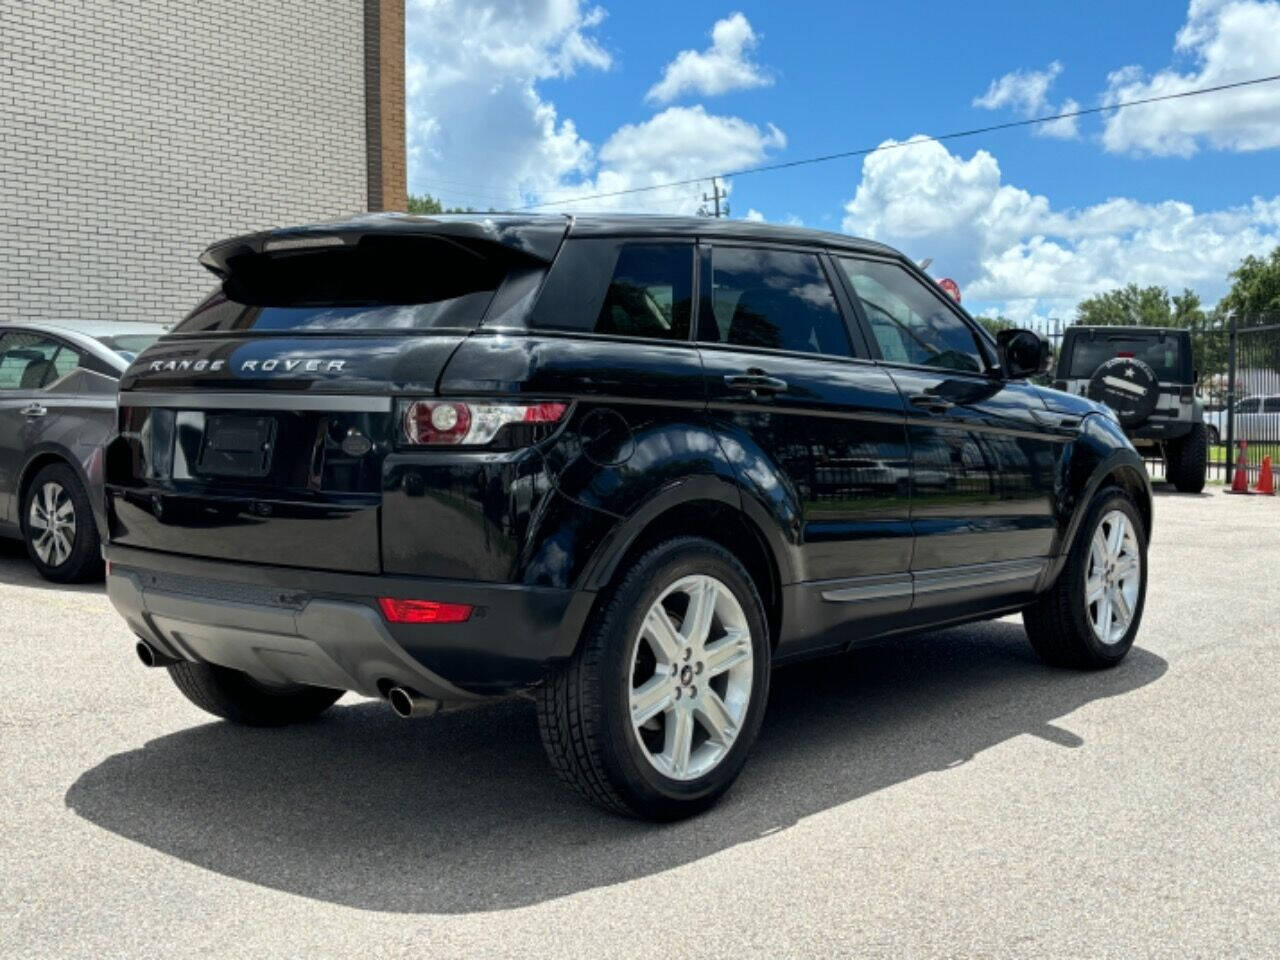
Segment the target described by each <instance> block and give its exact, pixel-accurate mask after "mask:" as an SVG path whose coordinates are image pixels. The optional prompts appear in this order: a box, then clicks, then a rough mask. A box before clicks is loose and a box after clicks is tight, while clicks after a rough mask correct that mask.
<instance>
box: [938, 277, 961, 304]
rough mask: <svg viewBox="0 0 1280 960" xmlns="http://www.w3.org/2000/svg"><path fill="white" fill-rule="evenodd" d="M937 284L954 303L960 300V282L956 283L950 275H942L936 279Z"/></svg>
mask: <svg viewBox="0 0 1280 960" xmlns="http://www.w3.org/2000/svg"><path fill="white" fill-rule="evenodd" d="M938 286H940V287H941V288H942V289H943V290H945V291H947V295H948V296H949V297H951V299H952V300H954V301H955V302H956V303H959V302H960V284H958V283H956V282H955V281H954V280H952V279H951V278H950V277H943V278H942V279H941V280H939V281H938Z"/></svg>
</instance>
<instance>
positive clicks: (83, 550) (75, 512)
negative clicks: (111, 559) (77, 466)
mask: <svg viewBox="0 0 1280 960" xmlns="http://www.w3.org/2000/svg"><path fill="white" fill-rule="evenodd" d="M22 537H23V539H24V540H25V541H26V544H27V554H28V556H30V557H31V562H32V564H34V565H35V568H36V570H37V571H38V572H39V574H40V576H42V577H44V578H45V579H46V580H52V581H53V582H54V583H81V582H83V581H86V580H95V579H101V577H102V555H101V546H100V545H99V541H98V528H97V526H96V524H95V522H94V519H93V507H92V505H91V504H90V503H89V496H88V494H86V493H85V490H84V487H83V486H81V485H80V479H79V477H77V476H76V474H75V471H74V470H72V469H71V468H70V467H69V466H67V465H66V464H65V463H51V464H49V466H47V467H45V468H44V469H42V470H41V471H40V472H39V473H37V474H36V476H35V479H34V480H32V482H31V486H29V487H28V488H27V493H26V496H25V497H24V498H23V503H22Z"/></svg>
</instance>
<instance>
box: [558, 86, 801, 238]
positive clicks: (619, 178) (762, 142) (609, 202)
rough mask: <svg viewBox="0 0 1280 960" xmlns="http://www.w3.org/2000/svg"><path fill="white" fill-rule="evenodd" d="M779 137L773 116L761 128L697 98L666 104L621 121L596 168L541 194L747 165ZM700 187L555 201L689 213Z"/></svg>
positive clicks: (562, 194) (624, 186) (563, 194)
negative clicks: (644, 116) (711, 109)
mask: <svg viewBox="0 0 1280 960" xmlns="http://www.w3.org/2000/svg"><path fill="white" fill-rule="evenodd" d="M786 143H787V138H786V136H785V135H784V134H783V132H782V131H781V130H779V129H778V128H777V127H775V126H773V125H772V124H767V125H766V126H765V127H764V128H763V129H762V128H760V127H758V126H756V125H755V124H753V123H748V122H747V121H745V120H741V119H739V118H738V117H724V116H717V115H715V114H711V113H707V111H706V109H705V108H704V107H702V106H701V105H699V106H694V107H668V108H667V109H666V110H663V111H662V112H661V113H658V114H656V115H655V116H653V117H651V118H650V119H649V120H646V121H645V122H644V123H635V124H627V125H625V126H623V127H620V128H619V129H618V130H616V131H615V132H614V134H613V135H612V136H611V137H609V139H608V140H606V141H605V143H604V145H603V146H601V148H600V152H599V169H598V171H597V172H596V173H595V175H594V176H591V177H587V178H584V179H582V180H579V181H576V182H565V183H562V184H560V185H558V186H556V187H554V188H551V189H547V190H545V191H544V192H543V194H542V198H543V199H545V200H560V199H566V198H571V197H576V196H584V195H588V194H597V193H613V192H616V191H621V190H631V189H634V188H636V187H644V186H650V185H654V184H660V183H667V182H670V181H673V180H687V179H690V178H692V177H698V176H704V175H706V174H707V173H708V171H716V170H733V169H738V168H741V167H749V166H753V165H755V164H758V163H759V162H760V161H761V160H763V159H764V158H765V156H766V154H767V153H768V151H770V150H773V149H781V148H782V147H785V146H786ZM721 185H722V187H723V189H724V190H725V191H726V192H732V190H733V184H732V183H731V182H725V181H722V184H721ZM703 188H705V189H710V184H709V183H706V184H701V185H699V184H684V185H681V186H677V187H662V188H660V189H656V190H648V191H645V192H644V193H634V194H627V195H624V196H619V197H605V198H601V199H599V200H591V201H587V202H585V203H583V204H562V205H558V206H556V207H555V208H554V209H556V210H574V209H583V210H638V211H652V212H660V213H688V214H692V213H696V212H697V210H698V208H699V207H700V206H701V205H702V189H703Z"/></svg>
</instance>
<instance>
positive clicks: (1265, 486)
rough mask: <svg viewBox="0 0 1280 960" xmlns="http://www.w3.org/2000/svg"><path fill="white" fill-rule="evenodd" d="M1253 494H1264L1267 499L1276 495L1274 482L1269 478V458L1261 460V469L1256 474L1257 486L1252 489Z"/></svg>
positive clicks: (1271, 477)
mask: <svg viewBox="0 0 1280 960" xmlns="http://www.w3.org/2000/svg"><path fill="white" fill-rule="evenodd" d="M1253 492H1254V493H1264V494H1266V495H1267V496H1269V497H1274V496H1275V495H1276V480H1275V477H1273V476H1271V458H1270V457H1263V458H1262V469H1261V470H1260V471H1259V472H1258V485H1257V486H1256V487H1254V488H1253Z"/></svg>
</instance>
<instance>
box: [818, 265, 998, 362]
mask: <svg viewBox="0 0 1280 960" xmlns="http://www.w3.org/2000/svg"><path fill="white" fill-rule="evenodd" d="M840 267H841V269H842V270H844V272H845V276H847V277H848V278H849V284H850V286H852V287H853V290H854V293H856V294H857V296H858V300H859V301H860V302H861V303H862V309H863V312H864V313H865V314H866V316H867V322H868V323H869V324H870V325H871V332H872V334H873V335H874V336H875V339H876V343H877V344H878V345H879V347H880V356H881V357H882V358H883V359H885V360H886V361H888V362H890V363H908V364H913V365H915V366H920V367H937V368H939V369H942V370H961V371H966V372H970V373H981V372H982V370H983V367H984V365H983V362H982V352H981V350H980V349H979V347H978V342H977V340H976V338H975V337H974V332H973V330H971V329H970V328H969V325H968V324H966V323H965V322H964V321H963V320H961V319H960V318H959V317H957V316H956V315H955V314H954V313H952V312H951V310H950V309H949V308H948V307H947V306H946V304H944V303H943V302H942V299H941V298H940V296H939V295H938V294H936V293H934V291H932V290H930V289H929V288H928V287H926V286H925V285H924V284H923V283H921V282H920V281H919V280H917V279H916V278H915V277H913V276H911V274H909V273H907V271H906V270H904V269H903V268H902V267H900V266H898V265H897V264H893V263H884V262H883V261H880V260H854V259H852V258H846V257H841V258H840Z"/></svg>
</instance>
